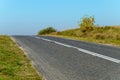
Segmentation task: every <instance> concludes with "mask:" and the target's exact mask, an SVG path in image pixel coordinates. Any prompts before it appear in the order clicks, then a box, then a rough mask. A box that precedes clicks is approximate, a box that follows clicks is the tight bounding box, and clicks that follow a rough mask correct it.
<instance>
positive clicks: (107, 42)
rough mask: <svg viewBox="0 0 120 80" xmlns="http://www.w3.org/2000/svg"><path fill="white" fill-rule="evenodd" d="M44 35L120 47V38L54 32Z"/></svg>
mask: <svg viewBox="0 0 120 80" xmlns="http://www.w3.org/2000/svg"><path fill="white" fill-rule="evenodd" d="M44 36H53V37H60V38H66V39H72V40H80V41H86V42H92V43H99V44H104V45H111V46H116V47H120V40H96V39H93V38H83V37H75V36H65V35H53V34H48V35H44Z"/></svg>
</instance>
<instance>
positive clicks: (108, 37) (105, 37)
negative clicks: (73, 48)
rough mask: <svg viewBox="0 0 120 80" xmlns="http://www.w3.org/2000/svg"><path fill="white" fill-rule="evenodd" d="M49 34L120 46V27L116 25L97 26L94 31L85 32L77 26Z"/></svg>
mask: <svg viewBox="0 0 120 80" xmlns="http://www.w3.org/2000/svg"><path fill="white" fill-rule="evenodd" d="M48 35H49V36H56V37H62V38H70V39H74V40H82V41H87V42H93V43H102V44H107V45H113V46H120V27H116V26H106V27H96V28H95V29H94V30H93V31H89V32H85V33H83V32H81V30H80V28H77V29H70V30H64V31H60V32H56V33H52V34H48Z"/></svg>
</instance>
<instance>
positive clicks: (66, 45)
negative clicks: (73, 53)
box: [35, 37, 120, 63]
mask: <svg viewBox="0 0 120 80" xmlns="http://www.w3.org/2000/svg"><path fill="white" fill-rule="evenodd" d="M35 38H38V39H41V40H44V41H49V42H53V43H56V44H59V45H62V46H65V47H71V48H74V49H77V50H78V51H80V52H84V53H87V54H90V55H93V56H96V57H99V58H103V59H106V60H109V61H112V62H115V63H120V60H119V59H115V58H112V57H109V56H105V55H102V54H98V53H95V52H92V51H88V50H85V49H81V48H78V47H75V46H71V45H68V44H63V43H60V42H57V41H54V40H49V39H45V38H40V37H35Z"/></svg>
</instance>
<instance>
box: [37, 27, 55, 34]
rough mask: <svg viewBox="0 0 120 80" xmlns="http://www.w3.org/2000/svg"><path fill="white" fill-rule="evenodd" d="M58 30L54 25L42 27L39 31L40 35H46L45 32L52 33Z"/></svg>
mask: <svg viewBox="0 0 120 80" xmlns="http://www.w3.org/2000/svg"><path fill="white" fill-rule="evenodd" d="M53 32H56V29H54V28H53V27H47V28H45V29H42V30H40V31H39V32H38V35H45V34H50V33H53Z"/></svg>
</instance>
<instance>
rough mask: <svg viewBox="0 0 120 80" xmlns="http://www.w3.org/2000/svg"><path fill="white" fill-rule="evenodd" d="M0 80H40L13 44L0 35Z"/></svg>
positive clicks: (26, 59)
mask: <svg viewBox="0 0 120 80" xmlns="http://www.w3.org/2000/svg"><path fill="white" fill-rule="evenodd" d="M0 80H42V79H41V78H40V76H39V75H38V73H37V72H36V70H35V69H34V68H33V66H32V65H31V63H30V60H29V59H28V58H27V57H26V55H25V54H24V52H23V51H22V50H21V49H19V48H18V46H17V45H16V43H15V42H13V41H12V40H11V38H10V37H8V36H3V35H0Z"/></svg>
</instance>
